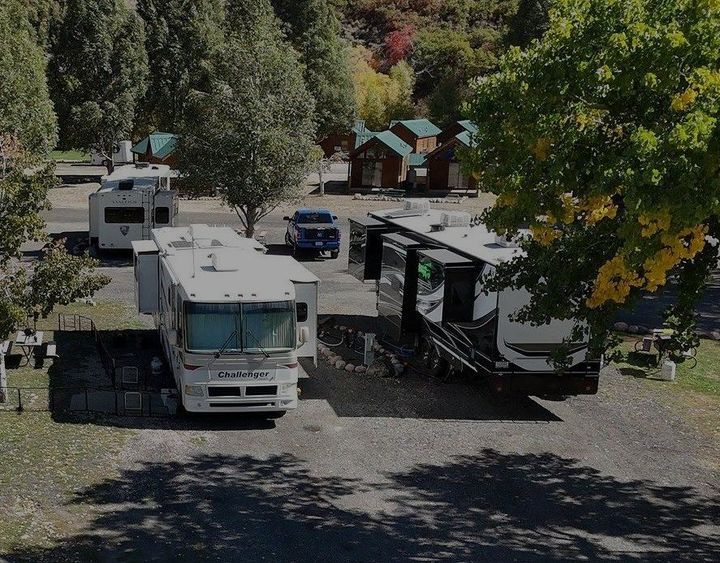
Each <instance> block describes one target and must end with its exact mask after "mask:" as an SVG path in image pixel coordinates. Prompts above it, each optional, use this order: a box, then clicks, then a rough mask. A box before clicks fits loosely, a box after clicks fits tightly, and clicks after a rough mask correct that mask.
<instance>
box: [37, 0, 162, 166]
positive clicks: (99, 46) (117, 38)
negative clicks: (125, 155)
mask: <svg viewBox="0 0 720 563" xmlns="http://www.w3.org/2000/svg"><path fill="white" fill-rule="evenodd" d="M61 6H62V8H61V14H60V17H59V18H58V19H57V20H55V21H54V23H53V26H52V29H51V44H50V60H49V72H48V76H49V82H50V93H51V97H52V99H53V102H54V104H55V111H56V113H57V116H58V123H59V126H60V143H59V147H60V148H63V149H95V150H97V151H99V152H101V153H102V154H103V155H104V156H105V158H106V160H107V161H108V171H110V170H111V169H112V158H111V157H112V150H113V146H114V144H115V143H117V142H118V141H121V140H123V139H129V138H130V134H131V132H132V130H133V121H134V116H135V111H136V107H137V104H138V102H139V100H140V99H141V98H142V96H143V95H144V93H145V88H146V79H147V73H148V67H147V55H146V53H145V34H144V31H143V24H142V21H141V20H140V18H139V17H138V16H137V15H136V14H135V13H134V12H131V11H130V10H128V8H127V7H126V6H125V3H124V2H123V0H63V2H62V4H61Z"/></svg>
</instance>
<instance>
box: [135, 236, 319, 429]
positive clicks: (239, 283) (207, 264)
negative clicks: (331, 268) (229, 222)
mask: <svg viewBox="0 0 720 563" xmlns="http://www.w3.org/2000/svg"><path fill="white" fill-rule="evenodd" d="M264 252H265V247H264V246H263V245H262V244H260V243H259V242H257V241H255V240H254V239H247V238H243V237H241V236H239V235H238V234H237V233H236V232H235V231H233V230H232V229H231V228H229V227H209V226H206V225H192V226H190V227H166V228H161V229H154V230H153V231H152V232H151V239H150V240H147V241H135V242H133V263H134V267H135V294H136V301H137V307H138V311H139V312H140V313H151V314H152V315H153V317H154V319H155V325H156V326H157V328H158V330H159V332H160V340H161V342H162V345H163V348H164V351H165V356H166V358H167V361H168V364H169V366H170V369H171V371H172V373H173V376H174V379H175V382H176V385H177V388H178V391H179V394H180V397H181V399H182V404H183V406H184V408H185V409H186V410H187V411H191V412H263V413H268V415H269V416H281V415H282V414H284V413H285V412H286V411H288V410H291V409H294V408H296V407H297V403H298V392H297V381H298V358H312V359H313V361H315V362H316V361H317V341H316V338H317V312H318V305H317V299H318V283H319V280H318V278H317V277H315V276H314V275H313V274H312V273H311V272H310V271H308V270H307V269H306V268H304V267H303V266H302V265H301V264H299V263H298V262H296V261H295V260H294V259H293V258H291V257H289V256H269V255H267V254H265V253H264Z"/></svg>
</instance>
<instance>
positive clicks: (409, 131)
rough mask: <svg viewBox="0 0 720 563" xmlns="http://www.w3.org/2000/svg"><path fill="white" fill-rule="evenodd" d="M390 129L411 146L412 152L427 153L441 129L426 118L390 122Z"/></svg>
mask: <svg viewBox="0 0 720 563" xmlns="http://www.w3.org/2000/svg"><path fill="white" fill-rule="evenodd" d="M390 131H391V132H392V133H394V134H395V135H397V136H398V137H400V138H401V139H402V140H403V141H404V142H406V143H407V144H408V145H410V146H411V147H412V152H414V153H421V154H422V153H428V152H430V151H431V150H433V149H434V148H435V147H436V146H437V136H438V134H439V133H441V132H442V131H441V130H440V128H439V127H438V126H436V125H435V124H434V123H432V122H431V121H430V120H428V119H403V120H399V121H391V122H390Z"/></svg>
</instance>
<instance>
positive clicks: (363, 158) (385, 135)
mask: <svg viewBox="0 0 720 563" xmlns="http://www.w3.org/2000/svg"><path fill="white" fill-rule="evenodd" d="M411 153H412V147H411V146H410V145H408V144H407V143H406V142H405V141H403V140H402V139H400V138H399V137H398V136H397V135H395V134H394V133H391V132H390V131H383V132H381V133H377V134H375V135H374V136H373V137H371V138H370V139H369V140H367V141H365V143H363V144H362V145H360V146H359V147H358V148H356V149H354V150H353V151H352V152H351V153H350V171H349V179H348V191H353V190H360V189H363V188H367V189H371V188H397V187H398V186H400V185H401V184H402V183H404V182H405V180H406V178H407V171H408V165H409V157H410V154H411Z"/></svg>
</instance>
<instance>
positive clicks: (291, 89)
mask: <svg viewBox="0 0 720 563" xmlns="http://www.w3.org/2000/svg"><path fill="white" fill-rule="evenodd" d="M226 9H227V17H226V24H225V40H224V42H223V44H222V46H221V47H220V48H219V49H218V50H217V52H216V53H215V54H214V56H213V58H212V60H211V62H210V66H209V76H210V80H209V84H208V89H207V90H204V91H196V92H194V93H193V94H192V95H191V97H190V102H189V103H190V110H189V111H188V119H187V120H186V126H185V129H184V131H183V136H182V140H181V144H180V169H181V172H182V174H183V181H184V182H185V183H186V184H187V185H189V186H194V187H198V188H208V187H210V188H215V189H218V190H219V191H220V193H221V194H222V198H223V201H224V203H225V204H226V205H228V206H229V207H230V208H231V209H233V210H234V211H235V212H236V213H237V215H238V217H239V219H240V221H241V223H242V224H243V226H244V228H245V233H246V235H247V236H248V237H251V236H253V234H254V231H255V225H256V223H257V222H258V221H259V220H260V219H261V218H262V217H263V216H264V215H266V214H267V213H269V212H270V211H271V210H272V209H273V208H274V207H275V206H276V205H278V204H279V203H280V202H282V201H287V200H288V199H292V198H293V197H294V196H295V195H296V194H297V193H298V190H299V189H300V187H301V186H302V185H303V182H304V180H305V176H306V174H307V172H308V171H309V170H310V167H311V166H313V161H312V158H311V151H312V148H313V146H314V145H313V139H314V133H315V129H314V123H313V110H314V107H313V99H312V96H311V95H310V94H309V93H308V91H307V89H306V87H305V82H304V80H303V76H302V71H301V69H300V67H299V65H298V60H297V57H296V55H295V52H294V50H293V49H292V48H290V46H289V45H288V44H287V43H286V42H285V41H284V40H283V36H282V33H281V31H280V28H279V26H278V22H277V20H276V19H275V16H274V13H273V10H272V7H271V6H270V4H269V3H268V2H267V0H263V1H261V2H258V1H257V0H247V1H242V0H232V1H229V2H228V3H227V6H226Z"/></svg>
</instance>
